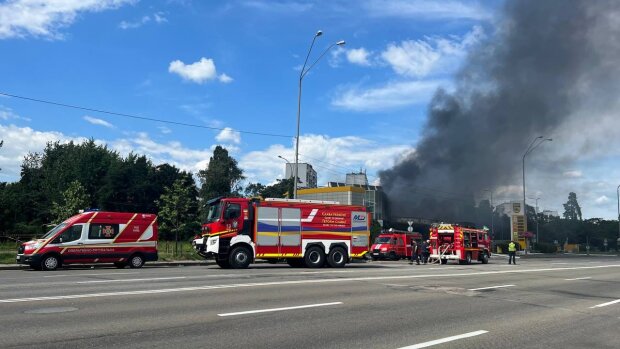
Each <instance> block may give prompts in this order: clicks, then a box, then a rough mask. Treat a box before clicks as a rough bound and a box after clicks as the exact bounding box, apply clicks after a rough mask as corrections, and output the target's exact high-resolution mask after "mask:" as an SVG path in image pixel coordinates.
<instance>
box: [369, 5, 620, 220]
mask: <svg viewBox="0 0 620 349" xmlns="http://www.w3.org/2000/svg"><path fill="white" fill-rule="evenodd" d="M495 28H496V29H495V30H496V32H494V33H492V34H491V35H490V36H489V38H488V39H487V40H486V41H485V42H484V43H482V44H480V45H479V46H478V47H476V48H475V49H474V50H473V51H472V52H470V53H469V56H468V58H467V60H466V62H465V63H464V65H463V67H462V69H461V70H460V71H459V73H458V74H457V76H456V80H455V89H454V92H446V91H445V90H439V91H437V92H436V94H435V96H434V97H433V99H432V101H431V103H430V105H429V111H428V120H427V123H426V125H425V127H424V130H423V132H422V138H421V140H420V142H419V143H418V144H416V145H415V152H414V153H412V154H411V155H410V156H409V157H408V158H407V159H406V160H405V161H403V162H401V163H399V164H397V165H396V166H394V167H393V168H391V169H388V170H385V171H382V172H381V173H380V177H381V183H382V185H383V186H384V188H385V190H386V192H387V194H388V197H389V199H390V201H391V205H390V206H391V210H392V215H393V216H397V217H403V216H405V217H422V218H429V219H437V220H446V221H447V220H470V219H471V215H472V214H473V213H472V212H470V211H471V206H472V205H473V202H474V199H475V198H480V196H482V195H483V194H484V190H485V189H487V188H492V189H493V190H497V188H509V187H512V188H513V193H512V195H513V200H519V199H521V196H520V194H519V192H520V190H521V189H520V188H521V157H522V155H523V153H524V152H525V149H526V148H527V147H528V145H529V144H530V142H532V140H533V139H534V138H535V137H536V136H539V135H544V136H547V137H552V138H554V142H552V143H551V144H549V145H545V146H542V147H540V148H539V150H538V149H537V152H539V151H540V152H543V153H544V152H548V153H549V152H553V151H555V152H558V148H559V147H564V148H565V147H566V144H568V143H566V142H564V143H563V142H562V139H563V138H564V139H566V138H568V137H572V138H574V139H576V140H580V141H579V142H580V144H581V148H579V147H577V148H575V149H574V150H570V151H569V150H567V149H563V150H564V152H559V153H558V154H560V153H562V154H563V155H558V156H557V157H555V158H554V157H553V156H549V157H548V158H547V161H546V163H545V164H544V165H541V166H542V167H544V170H546V171H548V173H551V174H552V173H553V172H554V171H557V170H559V169H561V168H563V167H565V165H566V164H568V163H570V162H571V161H574V160H575V158H576V156H578V153H579V152H585V151H588V149H590V148H592V147H594V146H593V145H592V144H591V143H589V142H588V137H590V136H591V135H590V134H589V133H588V131H587V130H588V128H589V127H592V126H593V124H596V123H597V121H598V120H599V116H600V115H603V113H604V112H605V111H609V110H610V109H613V108H615V106H616V103H617V102H616V100H617V99H620V95H619V94H618V92H619V91H618V86H620V73H619V67H620V1H611V0H610V1H605V0H596V1H590V0H583V1H576V0H575V1H570V0H555V1H554V0H545V1H540V0H519V1H507V2H506V3H505V5H504V6H503V8H502V9H501V11H500V13H499V14H498V18H497V19H496V22H495ZM570 125H578V128H579V127H581V130H579V131H580V132H577V133H574V134H570V132H575V128H572V131H570V130H571V128H570V127H569V126H570ZM579 125H580V126H579ZM616 125H617V124H616ZM552 147H555V149H556V150H550V149H551V148H552ZM556 179H557V178H556ZM548 180H549V182H550V183H551V182H553V181H554V179H553V178H552V177H550V178H549V179H548ZM549 185H553V184H549ZM484 196H486V197H488V193H487V194H484Z"/></svg>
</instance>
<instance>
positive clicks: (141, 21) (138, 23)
mask: <svg viewBox="0 0 620 349" xmlns="http://www.w3.org/2000/svg"><path fill="white" fill-rule="evenodd" d="M150 21H151V17H149V16H144V17H142V18H141V19H139V20H137V21H133V22H127V21H122V22H120V23H119V24H118V27H119V28H121V29H135V28H140V27H141V26H143V25H145V24H146V23H148V22H150Z"/></svg>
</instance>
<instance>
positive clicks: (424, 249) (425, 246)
mask: <svg viewBox="0 0 620 349" xmlns="http://www.w3.org/2000/svg"><path fill="white" fill-rule="evenodd" d="M429 242H430V240H426V241H422V246H420V253H421V254H422V264H426V263H427V262H428V256H429V255H430V253H429V250H428V249H429Z"/></svg>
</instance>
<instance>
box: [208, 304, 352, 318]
mask: <svg viewBox="0 0 620 349" xmlns="http://www.w3.org/2000/svg"><path fill="white" fill-rule="evenodd" d="M339 304H342V302H331V303H319V304H307V305H297V306H294V307H284V308H271V309H259V310H248V311H239V312H235V313H224V314H217V316H222V317H224V316H235V315H247V314H258V313H270V312H276V311H285V310H296V309H306V308H317V307H327V306H330V305H339Z"/></svg>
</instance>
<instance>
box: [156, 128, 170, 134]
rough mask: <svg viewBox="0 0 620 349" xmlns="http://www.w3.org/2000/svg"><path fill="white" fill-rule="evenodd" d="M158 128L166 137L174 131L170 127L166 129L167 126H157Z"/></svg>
mask: <svg viewBox="0 0 620 349" xmlns="http://www.w3.org/2000/svg"><path fill="white" fill-rule="evenodd" d="M157 128H158V129H159V132H161V133H163V134H165V135H167V134H170V133H172V130H171V129H169V128H168V127H166V126H157Z"/></svg>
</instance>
